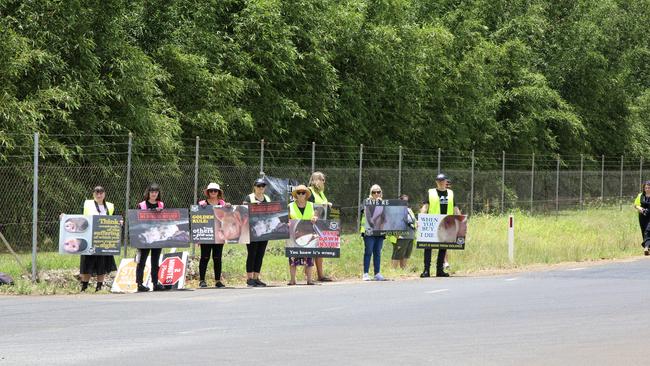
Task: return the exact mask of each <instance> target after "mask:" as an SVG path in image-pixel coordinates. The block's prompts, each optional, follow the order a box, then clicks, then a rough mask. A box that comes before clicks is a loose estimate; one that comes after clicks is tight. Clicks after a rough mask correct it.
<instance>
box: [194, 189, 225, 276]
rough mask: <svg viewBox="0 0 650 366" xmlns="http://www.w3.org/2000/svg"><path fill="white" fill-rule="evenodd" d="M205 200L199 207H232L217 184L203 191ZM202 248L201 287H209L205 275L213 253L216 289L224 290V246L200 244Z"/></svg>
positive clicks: (200, 265)
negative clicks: (222, 273) (222, 277)
mask: <svg viewBox="0 0 650 366" xmlns="http://www.w3.org/2000/svg"><path fill="white" fill-rule="evenodd" d="M203 194H205V199H203V200H201V201H199V206H201V207H205V206H207V205H212V206H230V204H228V203H226V201H224V199H223V191H222V190H221V187H220V186H219V185H218V184H217V183H210V184H208V186H207V187H206V188H205V190H204V191H203ZM200 246H201V259H200V260H199V281H200V282H199V287H208V285H207V284H206V283H205V273H206V272H207V270H208V263H209V262H210V253H212V265H213V267H214V280H215V281H216V283H215V287H216V288H223V287H226V285H224V284H223V282H221V263H222V258H223V246H224V244H200Z"/></svg>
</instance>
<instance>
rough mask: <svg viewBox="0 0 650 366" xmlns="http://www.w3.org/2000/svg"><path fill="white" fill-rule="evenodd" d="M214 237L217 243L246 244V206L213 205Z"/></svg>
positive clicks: (247, 239)
mask: <svg viewBox="0 0 650 366" xmlns="http://www.w3.org/2000/svg"><path fill="white" fill-rule="evenodd" d="M214 237H215V242H216V243H217V244H248V243H250V229H249V225H248V206H246V205H238V206H230V207H219V206H215V207H214Z"/></svg>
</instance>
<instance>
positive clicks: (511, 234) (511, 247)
mask: <svg viewBox="0 0 650 366" xmlns="http://www.w3.org/2000/svg"><path fill="white" fill-rule="evenodd" d="M508 259H510V263H513V262H514V261H515V217H514V216H513V215H510V216H509V217H508Z"/></svg>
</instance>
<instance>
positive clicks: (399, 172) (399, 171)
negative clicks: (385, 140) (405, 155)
mask: <svg viewBox="0 0 650 366" xmlns="http://www.w3.org/2000/svg"><path fill="white" fill-rule="evenodd" d="M401 195H402V145H400V146H399V160H398V165H397V197H399V196H401Z"/></svg>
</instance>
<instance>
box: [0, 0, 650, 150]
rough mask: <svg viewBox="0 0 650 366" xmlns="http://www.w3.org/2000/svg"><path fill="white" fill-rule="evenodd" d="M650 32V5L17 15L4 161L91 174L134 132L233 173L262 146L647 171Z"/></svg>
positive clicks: (84, 10) (3, 93) (2, 68)
mask: <svg viewBox="0 0 650 366" xmlns="http://www.w3.org/2000/svg"><path fill="white" fill-rule="evenodd" d="M649 24H650V1H649V0H556V1H548V0H546V1H543V0H474V1H461V0H436V1H421V0H343V1H340V0H203V1H196V0H191V1H190V0H175V1H170V0H152V1H146V2H131V1H125V0H101V1H99V0H89V1H80V0H65V1H63V0H30V1H15V0H0V146H1V147H2V148H1V149H0V158H6V156H7V155H16V154H18V155H19V154H23V153H29V148H28V147H26V146H29V144H30V140H31V136H29V133H32V132H36V131H39V132H40V133H41V134H42V144H43V146H44V151H45V152H50V153H53V154H56V155H57V156H64V157H65V156H70V157H69V159H70V160H81V161H91V162H92V161H94V160H97V159H107V158H110V156H106V155H93V154H90V153H92V152H97V151H96V150H97V146H100V147H101V151H106V150H107V149H109V150H110V149H111V148H113V146H114V145H112V144H113V143H116V142H123V141H124V138H123V135H124V134H126V133H128V132H129V131H131V132H133V133H134V134H135V135H136V136H137V137H138V138H139V139H140V141H141V142H143V143H141V144H139V145H137V146H139V147H136V148H137V149H143V150H146V151H139V152H142V153H146V154H142V155H141V156H151V155H153V156H156V155H163V154H172V155H173V154H178V153H179V152H181V151H182V149H183V145H184V144H183V143H182V141H183V139H191V138H193V137H194V136H197V135H198V136H201V137H202V138H203V139H204V141H206V143H208V144H211V146H210V151H214V152H215V160H219V159H226V160H234V159H236V157H237V147H236V146H235V147H234V148H233V147H228V146H227V141H229V140H259V139H260V138H265V139H266V140H269V141H276V142H286V143H298V142H300V143H309V142H311V141H317V142H318V143H322V144H358V143H360V142H364V141H365V142H369V144H371V145H376V146H382V145H385V144H401V145H403V146H405V147H410V148H418V147H422V148H438V147H442V148H449V147H452V148H455V149H462V150H470V149H476V150H478V151H482V152H498V153H500V152H501V150H505V151H508V152H510V153H530V152H533V151H535V152H536V153H542V154H548V153H560V154H580V153H585V154H593V155H600V154H606V155H616V154H631V155H642V154H645V153H648V152H650V143H649V141H648V136H650V27H648V25H649ZM21 133H27V134H25V135H21ZM62 134H65V135H68V134H76V135H78V137H69V136H60V135H62ZM112 135H113V136H114V135H121V137H120V138H119V139H117V138H116V137H113V136H112ZM73 145H77V146H76V147H71V146H73ZM115 149H117V147H115ZM71 150H74V151H71ZM137 152H138V151H136V153H137ZM165 156H168V155H165Z"/></svg>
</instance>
